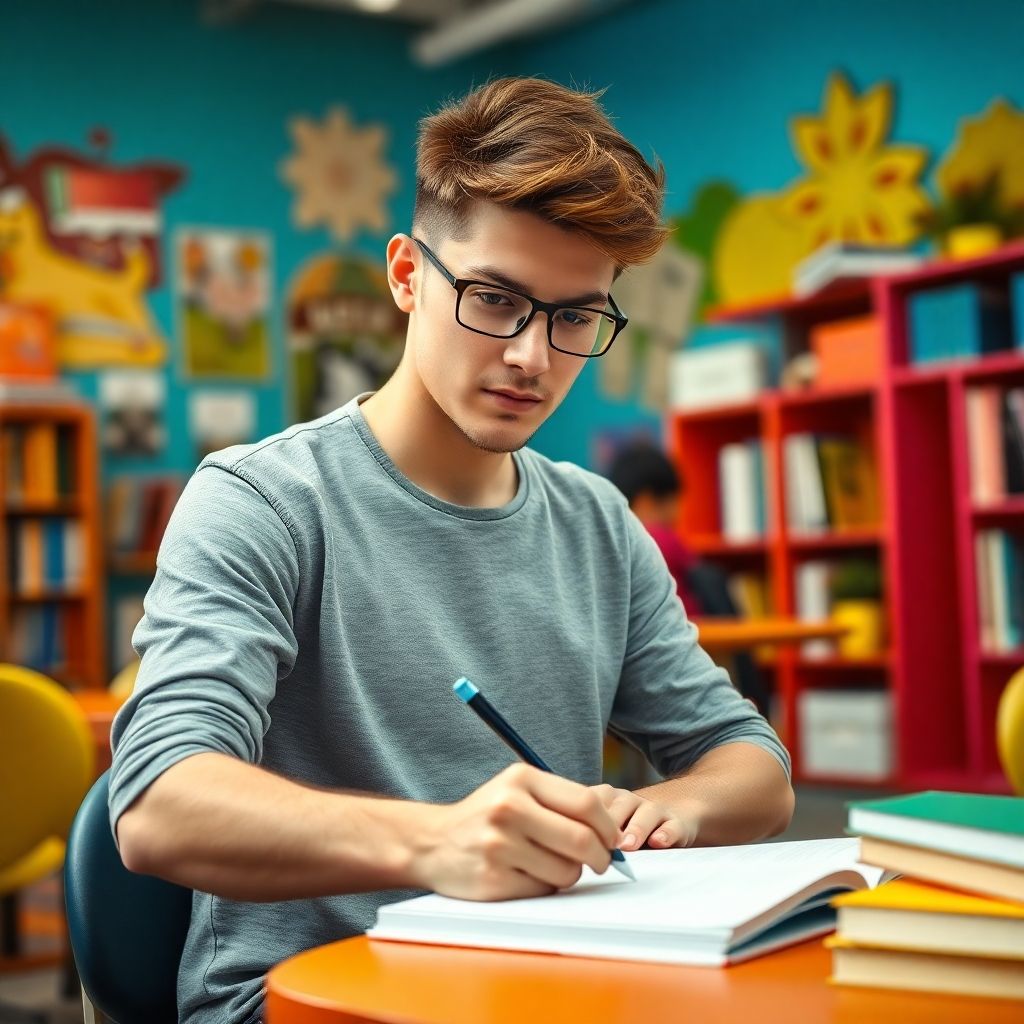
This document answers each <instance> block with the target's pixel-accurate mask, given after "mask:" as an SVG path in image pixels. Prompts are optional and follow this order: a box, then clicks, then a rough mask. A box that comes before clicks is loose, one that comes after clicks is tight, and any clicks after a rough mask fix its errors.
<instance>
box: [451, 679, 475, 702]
mask: <svg viewBox="0 0 1024 1024" xmlns="http://www.w3.org/2000/svg"><path fill="white" fill-rule="evenodd" d="M452 689H453V690H454V691H455V696H456V697H458V698H459V700H461V701H463V702H465V703H466V704H468V703H469V702H470V701H471V700H472V699H473V698H474V697H475V696H476V695H477V694H478V693H479V692H480V691H479V690H478V689H477V688H476V687H475V686H474V685H473V684H472V683H471V682H470V681H469V680H468V679H467V678H466V677H465V676H463V677H462V678H461V679H460V680H459V681H458V682H457V683H456V684H455V685H454V686H453V687H452Z"/></svg>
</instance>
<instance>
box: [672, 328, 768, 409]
mask: <svg viewBox="0 0 1024 1024" xmlns="http://www.w3.org/2000/svg"><path fill="white" fill-rule="evenodd" d="M767 383H768V360H767V358H766V353H765V351H764V349H763V348H762V347H761V346H760V345H759V344H757V343H756V342H752V341H730V342H723V343H722V344H720V345H708V346H707V347H706V348H695V349H684V350H683V351H682V352H677V353H676V354H675V355H674V356H673V357H672V365H671V370H670V376H669V403H670V405H672V407H674V408H676V409H700V408H707V407H709V406H715V405H731V404H733V403H736V402H746V401H749V400H750V399H752V398H755V397H756V396H757V395H759V394H760V393H761V392H762V391H763V390H764V389H765V387H767Z"/></svg>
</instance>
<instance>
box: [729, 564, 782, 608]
mask: <svg viewBox="0 0 1024 1024" xmlns="http://www.w3.org/2000/svg"><path fill="white" fill-rule="evenodd" d="M728 587H729V595H730V596H731V597H732V600H733V603H734V604H735V605H736V608H737V610H738V611H739V613H740V615H741V616H742V617H743V618H745V619H763V618H764V617H765V616H767V615H771V614H772V611H773V608H772V600H771V593H770V591H769V588H768V580H767V578H766V577H765V575H764V573H759V572H735V573H732V574H731V575H730V576H729V579H728Z"/></svg>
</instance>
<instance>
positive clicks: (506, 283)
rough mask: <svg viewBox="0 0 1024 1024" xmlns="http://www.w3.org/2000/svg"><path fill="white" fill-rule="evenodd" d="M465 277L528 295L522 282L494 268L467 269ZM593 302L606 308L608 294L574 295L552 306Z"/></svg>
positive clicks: (588, 293)
mask: <svg viewBox="0 0 1024 1024" xmlns="http://www.w3.org/2000/svg"><path fill="white" fill-rule="evenodd" d="M466 275H467V276H468V277H470V278H473V279H476V278H480V277H487V278H490V279H491V280H492V281H493V282H494V283H495V284H500V285H502V286H503V287H504V288H510V289H511V290H512V291H514V292H522V293H523V294H524V295H529V294H530V289H529V288H527V287H526V285H525V284H523V282H522V281H517V280H516V279H515V278H514V277H509V276H508V274H503V273H502V272H501V271H500V270H496V269H495V268H494V267H467V268H466ZM595 302H599V303H600V304H601V306H602V307H604V306H606V305H607V304H608V293H607V292H587V293H586V295H575V296H573V297H572V298H570V299H556V300H555V302H554V305H556V306H589V305H591V304H592V303H595Z"/></svg>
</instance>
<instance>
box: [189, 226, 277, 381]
mask: <svg viewBox="0 0 1024 1024" xmlns="http://www.w3.org/2000/svg"><path fill="white" fill-rule="evenodd" d="M176 243H177V244H176V246H175V251H176V255H177V274H176V280H177V301H178V330H179V333H180V336H181V345H182V352H183V356H182V358H183V362H184V371H185V374H186V375H187V376H189V377H192V378H211V377H217V378H225V377H227V378H234V379H237V380H262V379H266V378H267V377H269V376H270V371H271V354H270V323H269V314H270V238H269V236H268V235H265V234H263V233H261V232H257V231H239V230H226V229H223V228H182V229H181V230H179V231H178V232H177V233H176Z"/></svg>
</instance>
